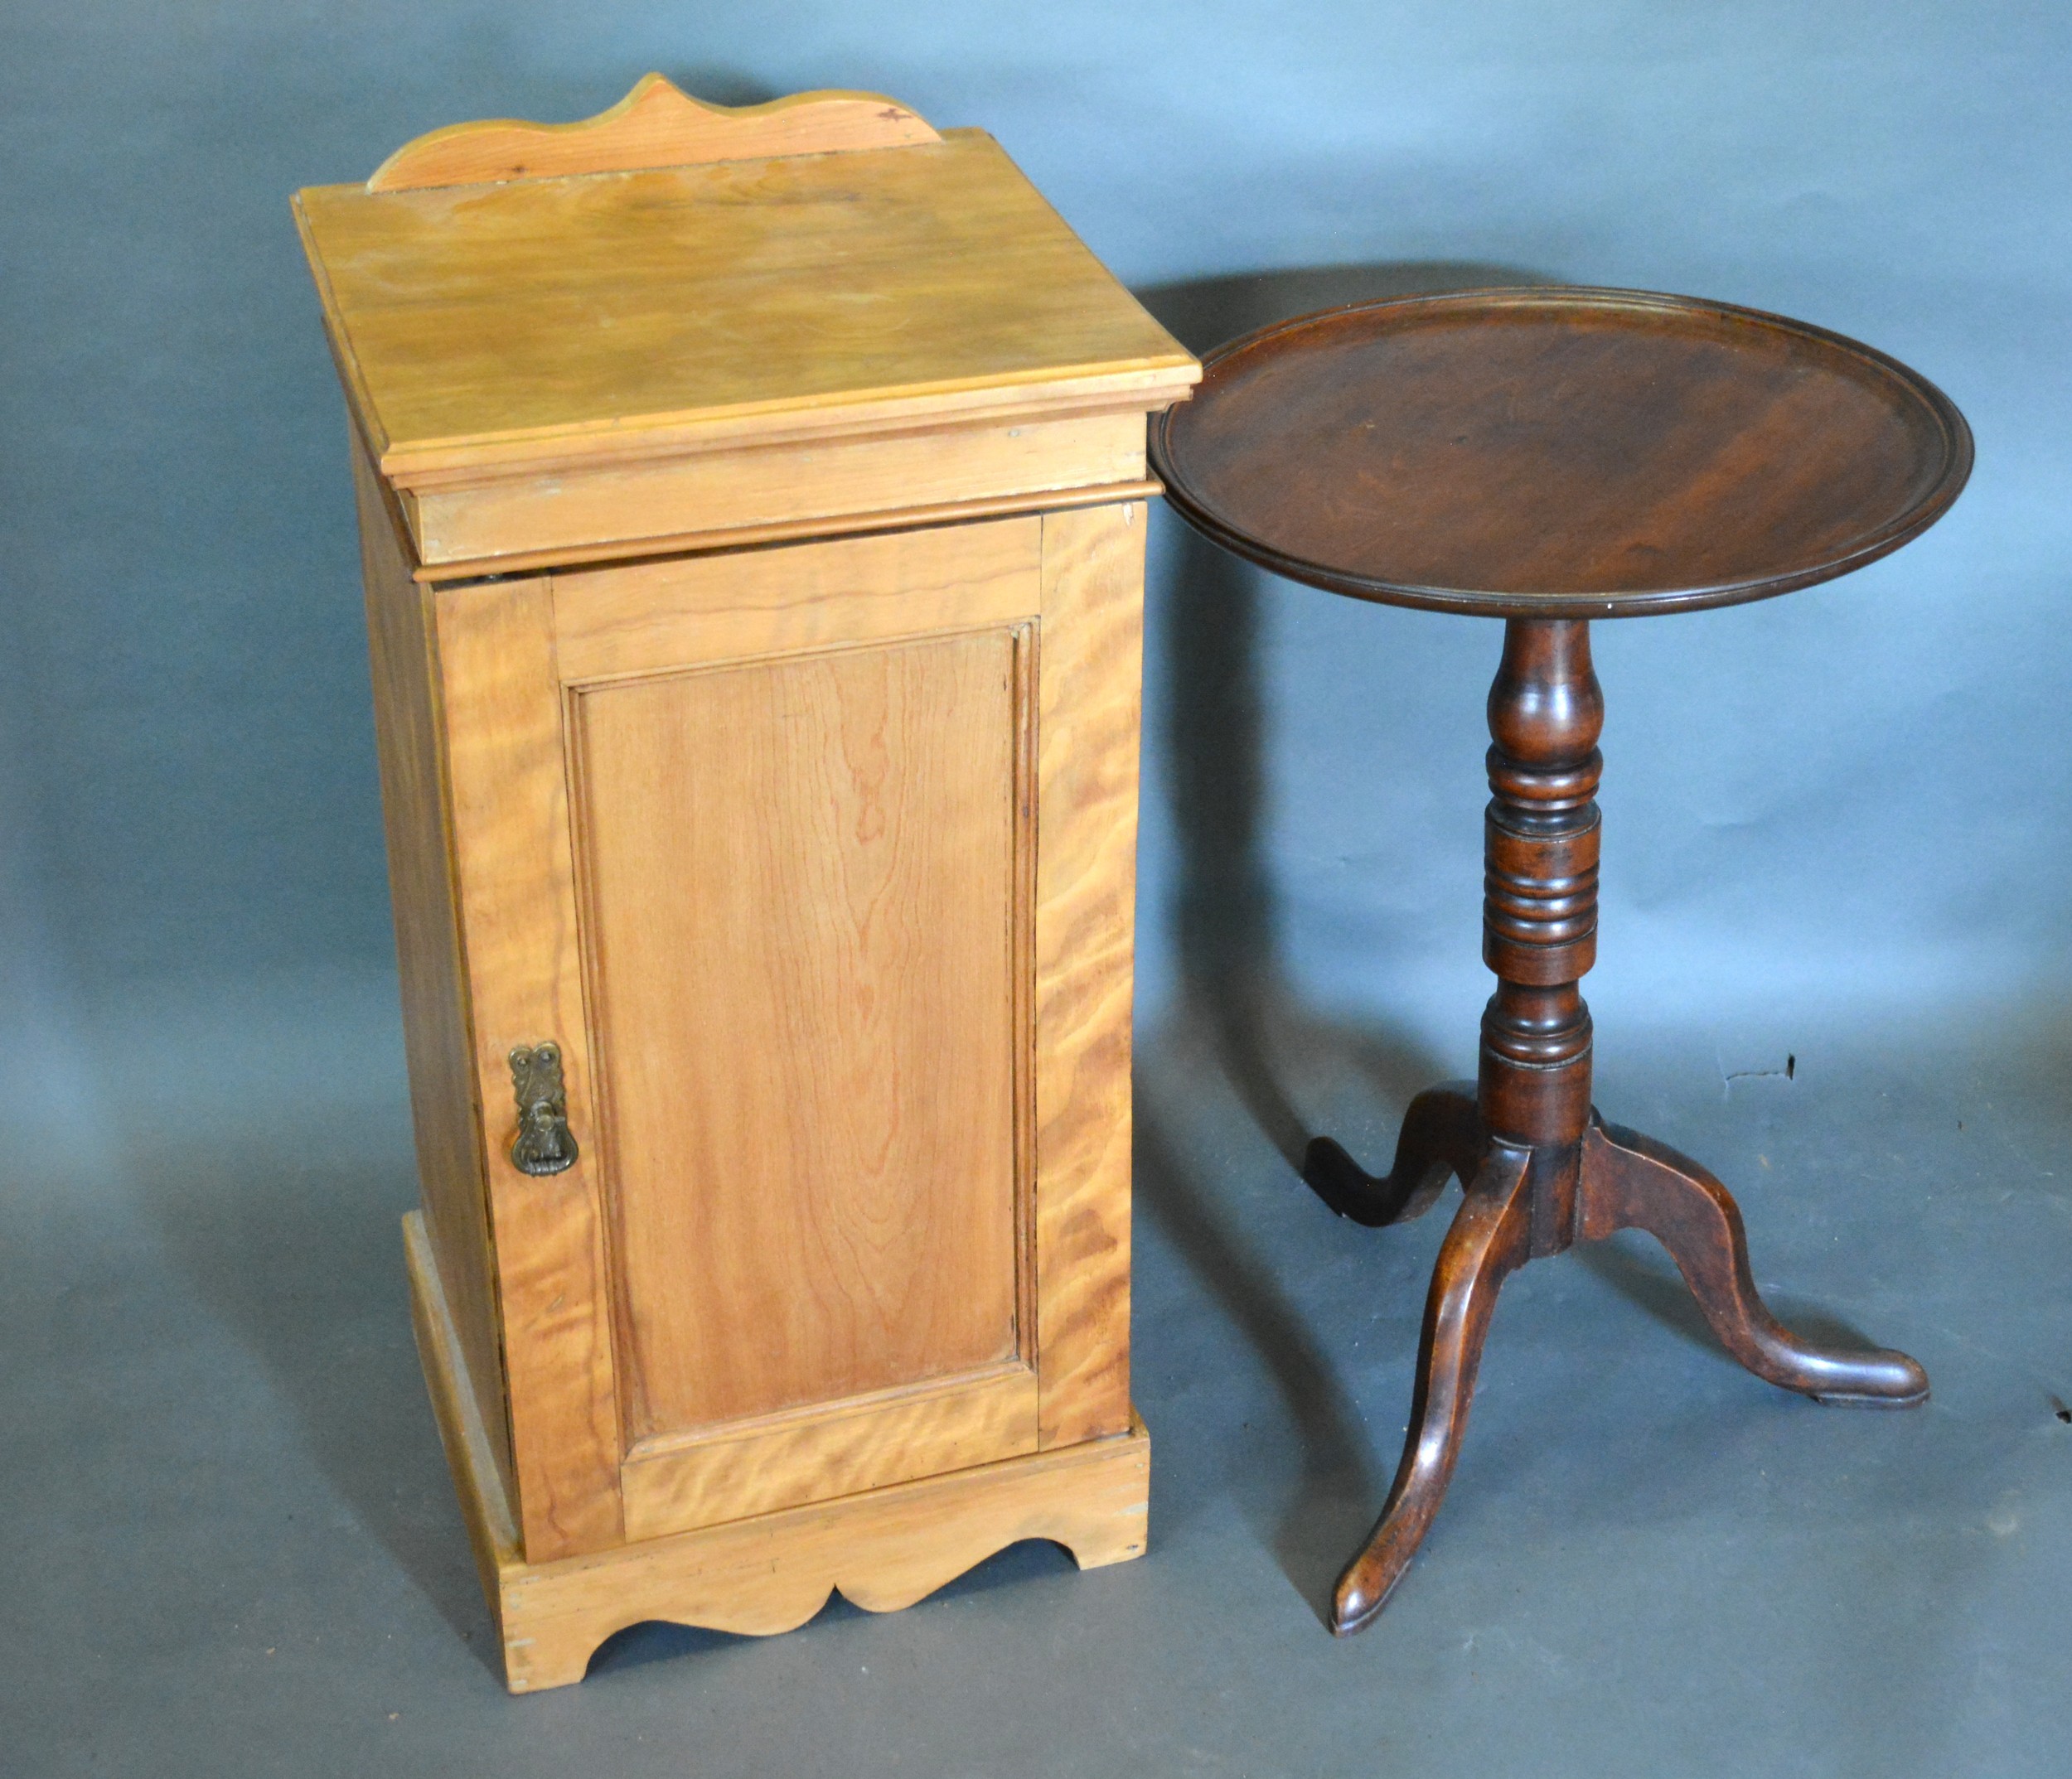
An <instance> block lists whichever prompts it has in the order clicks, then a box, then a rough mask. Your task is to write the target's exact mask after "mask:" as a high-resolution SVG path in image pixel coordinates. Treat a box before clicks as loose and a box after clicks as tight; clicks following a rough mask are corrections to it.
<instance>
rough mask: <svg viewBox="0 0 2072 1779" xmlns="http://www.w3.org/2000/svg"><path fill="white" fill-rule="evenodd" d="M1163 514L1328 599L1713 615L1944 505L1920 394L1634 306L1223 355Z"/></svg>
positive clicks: (1467, 314) (1184, 423) (1308, 323)
mask: <svg viewBox="0 0 2072 1779" xmlns="http://www.w3.org/2000/svg"><path fill="white" fill-rule="evenodd" d="M1152 448H1153V452H1154V457H1155V463H1156V467H1157V468H1158V472H1159V475H1160V476H1162V477H1163V478H1164V480H1165V481H1166V483H1167V485H1168V489H1169V493H1170V495H1171V496H1172V499H1173V500H1174V505H1176V506H1177V507H1178V508H1179V510H1181V511H1182V512H1183V513H1184V514H1185V515H1187V516H1188V518H1189V519H1190V520H1193V522H1194V523H1195V524H1197V525H1199V526H1200V527H1201V528H1202V529H1203V530H1205V531H1206V532H1208V534H1209V535H1210V536H1212V537H1213V538H1214V539H1216V540H1217V541H1218V542H1219V543H1222V544H1225V545H1227V547H1228V548H1230V549H1233V550H1236V551H1237V552H1238V553H1239V554H1242V555H1247V556H1250V557H1251V558H1253V559H1254V560H1256V561H1258V562H1261V563H1264V564H1265V565H1266V567H1268V568H1272V569H1274V570H1275V571H1276V572H1277V573H1284V574H1287V575H1290V576H1292V577H1293V578H1295V579H1298V580H1304V581H1309V582H1311V583H1314V584H1315V585H1317V586H1320V587H1329V588H1330V589H1331V590H1333V591H1334V592H1345V593H1352V594H1355V595H1358V596H1360V597H1367V598H1373V599H1380V600H1386V601H1389V602H1393V603H1397V604H1403V605H1413V606H1426V607H1434V608H1438V609H1445V610H1455V611H1468V612H1487V613H1490V614H1493V615H1496V616H1535V615H1548V616H1558V615H1562V614H1564V613H1565V614H1566V615H1568V616H1577V617H1588V616H1617V615H1624V614H1632V613H1637V612H1649V611H1673V610H1681V609H1686V608H1690V607H1701V606H1711V605H1724V604H1729V603H1732V602H1736V601H1739V600H1745V599H1755V598H1761V597H1766V596H1767V595H1769V594H1772V593H1779V592H1788V591H1789V590H1790V589H1791V588H1793V587H1804V586H1807V585H1809V584H1810V583H1813V582H1815V581H1821V580H1826V579H1828V578H1831V577H1832V576H1835V575H1837V574H1843V573H1847V572H1848V571H1849V570H1851V569H1852V568H1860V567H1861V566H1862V565H1863V564H1864V563H1866V562H1870V561H1871V560H1873V559H1875V558H1876V557H1879V556H1881V555H1883V554H1886V552H1887V551H1889V550H1892V549H1897V548H1898V547H1899V546H1900V544H1904V543H1905V541H1906V540H1907V539H1909V538H1910V537H1913V536H1915V535H1916V534H1918V533H1920V531H1922V530H1924V529H1926V528H1927V526H1929V525H1931V524H1933V523H1934V520H1936V519H1937V518H1938V517H1939V516H1940V515H1941V514H1942V513H1943V512H1944V510H1947V508H1948V507H1949V504H1950V502H1951V501H1952V500H1955V499H1956V497H1957V496H1958V492H1959V491H1961V490H1962V488H1963V485H1964V480H1965V477H1966V476H1968V474H1969V472H1970V468H1971V452H1972V447H1971V434H1970V432H1969V430H1968V428H1966V426H1965V424H1964V421H1963V416H1962V415H1960V414H1959V413H1958V412H1957V410H1956V408H1954V407H1953V406H1952V405H1951V404H1950V402H1949V399H1948V398H1947V397H1946V396H1944V394H1942V392H1941V391H1940V390H1939V389H1936V388H1935V387H1934V385H1933V384H1930V383H1929V382H1928V381H1927V380H1926V379H1924V378H1923V377H1921V376H1920V375H1917V374H1916V373H1915V372H1913V371H1911V370H1908V369H1907V368H1906V367H1905V365H1900V364H1898V363H1897V362H1895V360H1892V359H1890V358H1888V357H1886V355H1884V354H1883V353H1881V352H1877V351H1874V350H1872V349H1871V347H1869V346H1863V345H1861V344H1859V343H1858V342H1857V341H1852V340H1847V339H1844V338H1843V337H1842V336H1840V335H1837V334H1832V333H1829V332H1828V331H1825V330H1823V329H1821V328H1817V327H1813V326H1808V324H1806V323H1804V322H1802V321H1788V320H1785V319H1784V318H1783V317H1778V316H1773V315H1765V314H1761V313H1760V312H1756V311H1755V310H1750V309H1741V308H1736V307H1733V306H1732V305H1731V304H1726V303H1714V302H1697V301H1696V300H1693V299H1691V298H1687V297H1663V296H1657V295H1654V294H1653V293H1651V292H1638V291H1591V290H1574V289H1547V290H1532V289H1525V290H1502V291H1471V292H1457V293H1453V294H1449V295H1445V296H1438V297H1412V298H1408V299H1406V300H1402V301H1397V302H1381V303H1370V304H1362V305H1355V306H1353V307H1348V308H1343V309H1334V310H1330V311H1327V312H1324V313H1323V314H1320V315H1315V316H1310V317H1300V318H1298V319H1296V320H1295V321H1287V322H1282V323H1280V324H1279V325H1277V326H1273V327H1270V328H1266V329H1263V330H1261V331H1260V332H1258V333H1256V334H1253V335H1250V336H1247V337H1246V338H1245V339H1243V340H1241V341H1233V342H1232V344H1231V345H1230V346H1225V347H1223V348H1222V349H1221V350H1218V351H1217V352H1214V353H1212V354H1211V355H1209V358H1208V361H1207V365H1206V377H1205V380H1204V382H1203V386H1202V389H1201V393H1200V394H1199V395H1198V397H1197V398H1196V399H1194V400H1193V401H1192V402H1190V403H1188V404H1187V405H1186V406H1185V407H1184V408H1176V409H1174V411H1172V412H1171V413H1169V414H1167V415H1165V416H1164V417H1163V418H1161V419H1159V420H1158V421H1155V422H1154V423H1153V428H1152Z"/></svg>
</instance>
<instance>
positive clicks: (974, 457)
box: [408, 412, 1144, 563]
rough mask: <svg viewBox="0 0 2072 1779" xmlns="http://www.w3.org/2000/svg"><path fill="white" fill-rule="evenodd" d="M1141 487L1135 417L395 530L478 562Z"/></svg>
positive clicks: (534, 502)
mask: <svg viewBox="0 0 2072 1779" xmlns="http://www.w3.org/2000/svg"><path fill="white" fill-rule="evenodd" d="M1143 474H1144V417H1143V416H1142V414H1140V413H1135V412H1131V413H1122V414H1112V413H1108V414H1092V415H1080V416H1075V417H1073V418H1069V419H1062V420H1024V421H1022V422H1020V423H1005V422H996V423H993V424H991V425H986V426H971V427H966V428H959V429H956V430H932V431H927V432H905V433H885V434H882V435H878V436H874V437H872V436H866V437H860V438H841V439H832V440H825V439H824V440H816V441H813V442H808V443H805V444H788V445H767V446H763V447H759V448H758V449H755V450H753V451H700V452H689V453H686V454H682V455H678V456H675V457H666V458H661V459H651V460H646V461H642V462H630V463H612V464H606V465H603V466H601V467H593V466H588V465H584V466H580V467H575V468H571V467H568V466H565V465H561V466H556V467H553V468H551V469H549V470H547V471H543V472H541V473H539V474H536V475H530V476H499V477H496V478H495V479H492V480H488V481H481V482H477V483H474V484H472V485H469V486H458V487H451V488H448V487H434V488H423V489H420V490H419V491H417V492H416V493H415V494H414V495H413V496H412V497H411V500H410V503H409V514H408V516H409V519H410V521H411V529H412V533H413V534H414V536H415V538H416V539H417V542H418V548H419V554H420V555H421V556H422V557H423V558H424V559H425V560H426V561H427V562H430V563H445V562H459V561H476V562H489V561H490V560H491V558H500V557H503V556H507V555H513V554H527V553H531V552H537V551H545V550H557V549H573V548H574V547H576V546H578V545H587V546H588V548H589V549H590V551H591V552H592V554H593V555H595V554H601V553H602V549H603V546H606V545H608V544H629V543H637V542H639V541H641V539H650V538H654V537H658V536H666V535H670V534H677V533H697V532H703V531H719V530H741V529H748V528H750V527H754V526H768V525H792V524H798V523H802V522H804V521H806V520H814V521H815V522H816V523H817V524H819V525H821V527H822V529H839V524H838V522H839V521H845V520H847V519H849V518H850V517H852V516H854V515H867V514H871V513H875V512H883V511H889V510H895V509H898V508H901V507H909V506H913V505H927V504H930V503H938V504H953V503H957V502H963V501H970V500H1000V499H1007V498H1009V497H1013V496H1027V495H1033V494H1038V493H1041V492H1043V491H1053V490H1058V489H1068V488H1075V487H1079V486H1086V485H1090V484H1092V485H1098V484H1101V483H1107V482H1118V481H1135V480H1138V479H1140V478H1141V477H1142V476H1143Z"/></svg>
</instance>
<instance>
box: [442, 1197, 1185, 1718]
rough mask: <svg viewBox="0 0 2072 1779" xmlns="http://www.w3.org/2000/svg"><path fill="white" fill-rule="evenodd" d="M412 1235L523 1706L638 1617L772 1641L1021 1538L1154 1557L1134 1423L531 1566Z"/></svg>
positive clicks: (463, 1500)
mask: <svg viewBox="0 0 2072 1779" xmlns="http://www.w3.org/2000/svg"><path fill="white" fill-rule="evenodd" d="M404 1246H405V1252H406V1254H407V1256H408V1259H409V1279H410V1298H411V1310H412V1317H413V1321H414V1325H415V1327H416V1330H417V1337H418V1345H419V1352H420V1354H421V1355H422V1356H423V1359H424V1374H425V1381H426V1383H427V1385H428V1388H429V1390H430V1393H431V1397H432V1405H433V1411H434V1413H435V1414H436V1416H437V1418H438V1424H439V1433H440V1436H441V1438H442V1439H443V1441H444V1443H445V1446H446V1451H447V1458H448V1464H449V1465H450V1467H451V1468H452V1471H453V1483H454V1488H455V1491H456V1493H457V1495H458V1496H459V1497H460V1504H461V1511H462V1518H463V1520H465V1521H466V1523H467V1532H468V1537H469V1540H470V1542H471V1544H472V1546H473V1549H474V1552H475V1558H476V1564H477V1568H478V1569H479V1570H480V1572H481V1574H482V1585H483V1591H484V1593H486V1594H487V1597H488V1601H489V1607H490V1612H491V1617H492V1619H493V1621H494V1628H495V1632H496V1639H497V1644H498V1647H499V1650H500V1651H501V1655H502V1657H503V1663H504V1671H505V1675H506V1682H507V1684H508V1685H509V1686H510V1688H511V1691H513V1692H514V1693H517V1692H532V1691H539V1690H544V1689H545V1688H548V1687H553V1686H566V1685H573V1684H574V1682H576V1681H578V1680H581V1679H582V1678H583V1670H585V1669H586V1668H587V1667H588V1665H589V1661H590V1657H591V1656H592V1654H593V1652H594V1651H596V1649H597V1647H598V1645H599V1644H601V1643H602V1642H603V1641H604V1640H605V1639H606V1638H607V1637H608V1636H611V1635H612V1632H615V1631H618V1630H622V1629H623V1628H624V1627H626V1626H627V1625H630V1624H637V1623H639V1622H641V1620H643V1619H667V1620H673V1621H675V1622H677V1623H680V1624H691V1625H704V1626H709V1627H712V1628H713V1629H715V1630H721V1631H730V1632H735V1633H737V1634H742V1635H748V1636H770V1635H772V1634H773V1633H776V1632H783V1631H789V1630H792V1629H793V1628H794V1627H796V1626H799V1625H801V1624H803V1623H804V1622H806V1620H807V1619H809V1618H811V1617H812V1616H813V1615H814V1614H815V1613H816V1612H818V1611H819V1610H820V1609H821V1607H822V1606H824V1605H825V1603H827V1600H828V1598H829V1597H830V1594H832V1593H834V1592H835V1590H836V1589H837V1588H839V1589H840V1591H841V1593H842V1594H843V1595H844V1596H845V1598H848V1599H849V1600H851V1601H853V1602H854V1603H855V1604H856V1605H858V1606H860V1607H864V1609H865V1610H866V1611H869V1612H897V1611H898V1610H899V1609H901V1608H902V1607H908V1606H911V1605H912V1604H913V1603H914V1602H915V1601H917V1600H918V1599H921V1598H923V1597H924V1596H925V1595H927V1594H930V1593H933V1592H934V1591H935V1590H936V1589H937V1588H940V1587H942V1585H943V1583H946V1582H948V1581H950V1580H952V1579H954V1578H956V1576H958V1575H961V1574H963V1573H964V1571H965V1570H966V1569H970V1568H971V1567H972V1566H973V1565H974V1564H978V1563H981V1562H983V1561H984V1560H985V1559H986V1558H987V1557H989V1556H990V1555H992V1554H994V1553H995V1551H997V1550H1000V1549H1005V1547H1006V1546H1007V1545H1011V1544H1014V1543H1015V1542H1016V1541H1017V1540H1021V1539H1025V1538H1048V1539H1052V1540H1055V1541H1056V1542H1058V1544H1061V1545H1064V1546H1065V1547H1066V1548H1067V1549H1069V1550H1070V1551H1071V1552H1072V1557H1073V1559H1074V1560H1075V1561H1076V1562H1077V1564H1078V1565H1079V1566H1080V1568H1082V1569H1095V1568H1098V1567H1100V1566H1101V1565H1103V1564H1111V1563H1121V1562H1126V1561H1127V1560H1128V1559H1130V1558H1132V1557H1138V1556H1141V1555H1142V1554H1144V1549H1145V1518H1146V1509H1147V1506H1148V1503H1149V1493H1150V1446H1151V1442H1150V1438H1149V1437H1148V1436H1147V1435H1146V1434H1145V1431H1144V1429H1143V1425H1142V1424H1141V1423H1140V1422H1137V1421H1135V1420H1134V1419H1133V1420H1132V1421H1131V1423H1130V1429H1129V1433H1128V1436H1127V1437H1126V1438H1119V1439H1103V1440H1097V1441H1094V1442H1092V1443H1087V1444H1082V1445H1077V1446H1072V1447H1070V1448H1067V1449H1065V1450H1063V1451H1060V1452H1042V1453H1031V1454H1029V1455H1028V1456H1025V1457H1019V1458H1009V1459H1006V1460H1005V1461H1003V1462H997V1463H990V1464H981V1465H978V1466H975V1467H972V1468H971V1469H967V1470H960V1471H956V1472H951V1473H950V1474H947V1475H943V1476H936V1477H927V1478H926V1479H923V1480H921V1481H917V1482H908V1483H904V1484H901V1485H899V1486H898V1487H891V1488H884V1489H875V1490H872V1491H868V1492H866V1493H864V1494H860V1495H852V1496H846V1497H845V1498H844V1499H841V1500H839V1501H828V1502H825V1503H816V1504H815V1505H813V1506H805V1507H796V1508H792V1509H790V1510H788V1511H784V1512H781V1513H771V1514H763V1515H759V1516H754V1517H753V1518H749V1519H744V1520H735V1521H733V1522H731V1523H729V1524H728V1525H719V1526H714V1527H710V1528H707V1529H705V1530H700V1531H695V1532H690V1533H685V1534H680V1535H677V1536H675V1537H670V1538H659V1539H651V1540H646V1541H644V1542H641V1543H638V1544H630V1545H621V1546H620V1547H618V1548H617V1549H616V1550H609V1551H602V1552H599V1553H597V1554H594V1555H592V1556H587V1557H577V1558H572V1559H564V1560H562V1561H559V1562H555V1563H549V1564H534V1563H528V1562H527V1561H526V1560H525V1557H524V1555H523V1554H522V1553H521V1551H520V1548H519V1545H518V1541H517V1535H516V1530H515V1527H514V1526H513V1524H512V1520H511V1514H510V1512H509V1510H508V1508H507V1506H506V1503H505V1501H504V1499H503V1496H502V1493H501V1486H500V1484H499V1482H498V1480H497V1477H496V1469H495V1467H494V1465H493V1464H492V1463H491V1462H490V1461H489V1458H488V1453H487V1443H486V1442H485V1440H484V1439H483V1438H482V1429H481V1426H480V1425H479V1424H478V1423H477V1421H476V1420H475V1418H474V1413H475V1411H474V1402H475V1396H474V1393H473V1391H472V1390H471V1388H470V1387H469V1385H468V1383H467V1377H466V1372H465V1366H464V1361H462V1356H461V1353H460V1347H459V1343H458V1342H457V1340H456V1339H455V1338H454V1337H453V1327H452V1322H451V1318H450V1317H449V1316H448V1312H447V1309H446V1306H445V1303H444V1300H443V1297H442V1295H441V1293H440V1290H439V1275H438V1269H437V1268H436V1266H435V1265H434V1264H433V1263H432V1260H431V1257H430V1250H429V1245H428V1243H427V1242H426V1241H425V1240H424V1232H423V1224H422V1219H421V1217H420V1216H419V1213H417V1212H412V1213H411V1214H410V1216H407V1217H405V1218H404Z"/></svg>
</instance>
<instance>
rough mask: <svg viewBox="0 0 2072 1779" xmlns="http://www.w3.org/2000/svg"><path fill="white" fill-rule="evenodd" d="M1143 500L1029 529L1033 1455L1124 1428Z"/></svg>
mask: <svg viewBox="0 0 2072 1779" xmlns="http://www.w3.org/2000/svg"><path fill="white" fill-rule="evenodd" d="M1144 534H1145V509H1144V506H1143V505H1142V503H1141V502H1139V501H1130V502H1126V503H1124V504H1122V505H1116V506H1098V507H1089V508H1087V509H1085V510H1082V511H1078V512H1068V513H1053V514H1050V515H1047V516H1046V517H1045V519H1044V520H1043V655H1042V669H1041V679H1042V684H1041V691H1040V694H1039V699H1038V742H1037V773H1038V814H1037V844H1036V944H1035V952H1036V956H1035V964H1036V1299H1037V1310H1036V1337H1037V1369H1038V1373H1039V1374H1040V1376H1041V1379H1042V1385H1041V1390H1042V1395H1041V1403H1040V1408H1039V1410H1038V1414H1039V1419H1040V1421H1041V1429H1042V1438H1043V1444H1044V1445H1045V1446H1057V1445H1068V1444H1071V1443H1073V1442H1075V1441H1077V1440H1082V1439H1092V1438H1099V1437H1101V1436H1102V1435H1105V1434H1110V1433H1126V1432H1127V1431H1128V1430H1129V1427H1130V993H1131V989H1132V984H1133V972H1134V966H1135V898H1136V814H1137V741H1138V725H1139V722H1140V715H1141V705H1142V685H1143V635H1144V598H1143V594H1144Z"/></svg>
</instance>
